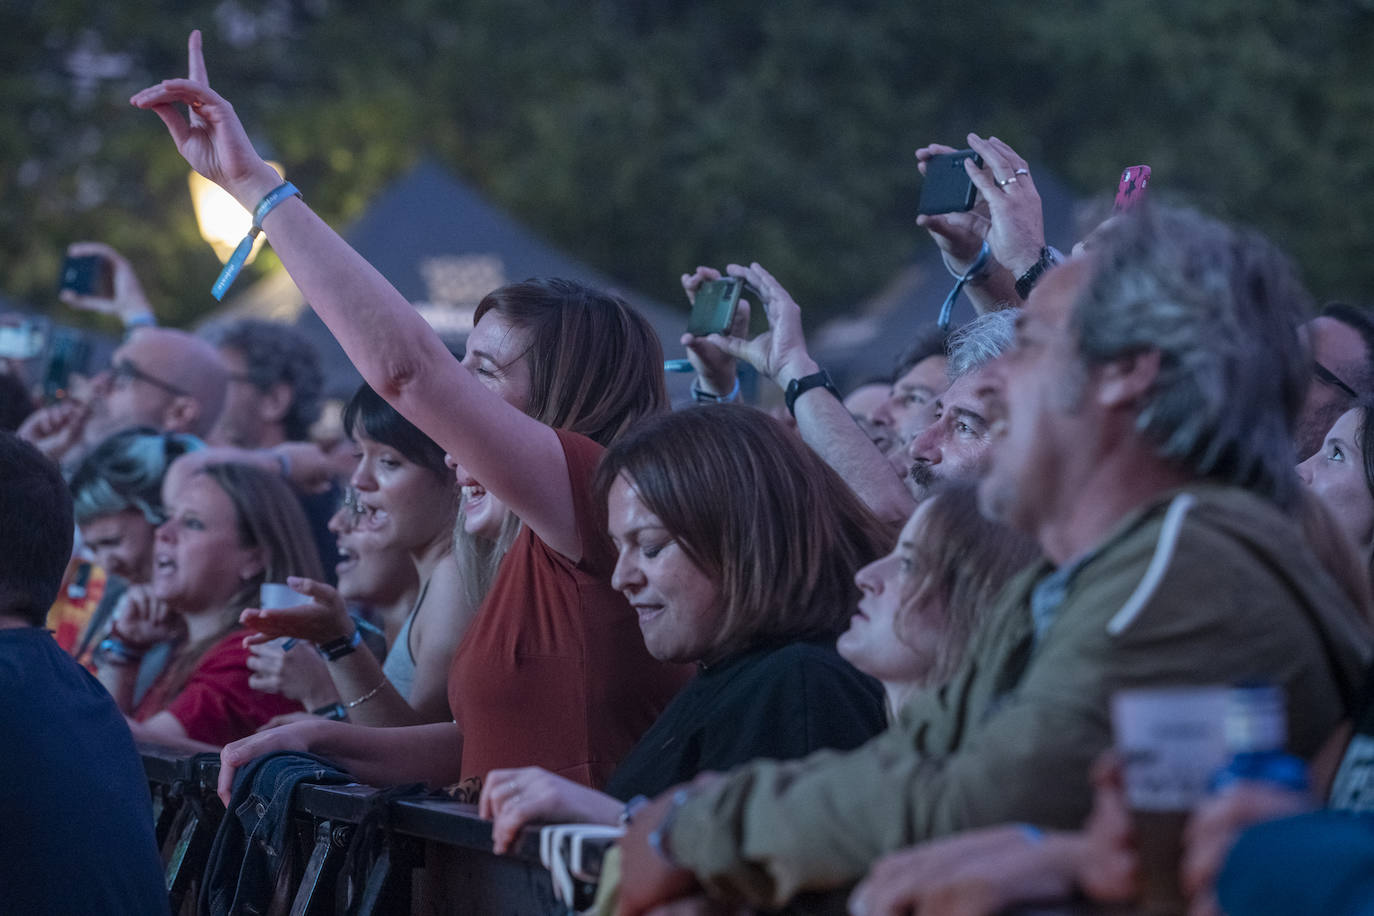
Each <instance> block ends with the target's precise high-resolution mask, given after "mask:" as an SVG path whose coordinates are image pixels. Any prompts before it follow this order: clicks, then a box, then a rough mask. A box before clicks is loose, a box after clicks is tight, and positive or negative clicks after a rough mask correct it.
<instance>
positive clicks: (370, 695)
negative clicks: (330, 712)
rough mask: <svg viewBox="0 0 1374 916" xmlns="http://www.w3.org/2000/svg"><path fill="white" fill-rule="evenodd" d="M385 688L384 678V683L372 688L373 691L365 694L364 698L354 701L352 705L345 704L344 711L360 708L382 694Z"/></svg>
mask: <svg viewBox="0 0 1374 916" xmlns="http://www.w3.org/2000/svg"><path fill="white" fill-rule="evenodd" d="M385 686H386V678H385V677H383V678H382V682H381V683H380V684H378V685H377V686H376V687H373V688H372V689H371V690H369V691H368V692H367V693H365V694H363V695H362V696H360V697H358V699H356V700H354V701H352V702H351V703H345V704H344V709H353V708H355V707H358V706H361V705H363V704H364V703H366V702H367V701H368V700H370V699H372V698H373V697H375V696H376V695H377V694H379V693H381V692H382V688H383V687H385Z"/></svg>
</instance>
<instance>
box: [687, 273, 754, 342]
mask: <svg viewBox="0 0 1374 916" xmlns="http://www.w3.org/2000/svg"><path fill="white" fill-rule="evenodd" d="M745 292H748V293H750V294H751V295H752V296H753V297H754V298H756V299H757V298H759V297H758V292H757V290H755V289H754V288H753V287H752V286H750V285H749V284H747V283H745V282H744V281H743V280H741V279H740V278H739V277H722V278H721V279H719V280H707V281H706V282H705V283H702V284H701V286H699V287H697V294H696V298H695V299H694V300H693V301H692V315H691V317H690V318H688V319H687V333H689V334H692V335H693V336H696V337H705V336H706V335H707V334H729V333H730V326H731V325H732V324H734V321H735V309H736V308H738V306H739V299H740V295H741V294H742V293H745ZM766 330H768V316H767V315H765V314H764V311H763V305H762V304H759V305H756V306H754V307H752V308H750V309H749V331H748V334H747V337H748V338H749V339H752V338H754V337H757V336H758V335H760V334H762V333H763V332H764V331H766Z"/></svg>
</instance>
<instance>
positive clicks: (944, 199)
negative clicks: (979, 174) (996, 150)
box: [916, 149, 983, 216]
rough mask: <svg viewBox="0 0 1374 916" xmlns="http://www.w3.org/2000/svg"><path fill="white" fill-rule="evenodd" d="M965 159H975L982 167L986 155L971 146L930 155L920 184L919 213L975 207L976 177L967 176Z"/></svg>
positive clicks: (948, 211)
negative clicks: (954, 151)
mask: <svg viewBox="0 0 1374 916" xmlns="http://www.w3.org/2000/svg"><path fill="white" fill-rule="evenodd" d="M965 159H972V160H973V164H974V165H976V166H978V168H980V169H981V168H982V167H983V157H982V156H980V155H978V154H977V153H975V152H974V151H973V150H971V149H961V150H959V151H958V152H956V153H941V154H940V155H938V156H932V157H930V159H929V160H928V161H927V162H926V180H925V183H924V184H923V185H921V202H920V204H919V205H918V206H917V208H916V212H917V213H924V214H925V215H927V216H935V215H936V214H939V213H960V212H963V211H964V210H971V209H973V201H974V199H975V198H977V196H978V189H977V188H975V187H974V186H973V179H972V178H969V177H968V172H965V171H964V160H965Z"/></svg>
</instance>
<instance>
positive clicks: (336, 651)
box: [315, 627, 363, 662]
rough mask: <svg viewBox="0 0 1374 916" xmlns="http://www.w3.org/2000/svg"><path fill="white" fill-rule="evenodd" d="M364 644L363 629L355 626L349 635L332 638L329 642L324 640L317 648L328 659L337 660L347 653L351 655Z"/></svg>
mask: <svg viewBox="0 0 1374 916" xmlns="http://www.w3.org/2000/svg"><path fill="white" fill-rule="evenodd" d="M362 644H363V631H362V630H360V629H358V628H357V627H354V628H353V632H352V633H350V634H349V635H347V636H340V637H339V638H338V639H331V640H330V641H329V642H322V643H320V644H319V645H317V646H316V647H315V648H316V649H319V650H320V654H321V655H323V656H324V657H325V659H326V660H327V661H331V662H336V661H338V660H339V659H341V658H343V657H344V656H345V655H351V654H352V653H353V651H354V650H355V649H357V648H358V647H359V646H360V645H362Z"/></svg>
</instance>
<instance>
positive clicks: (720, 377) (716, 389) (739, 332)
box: [680, 267, 749, 399]
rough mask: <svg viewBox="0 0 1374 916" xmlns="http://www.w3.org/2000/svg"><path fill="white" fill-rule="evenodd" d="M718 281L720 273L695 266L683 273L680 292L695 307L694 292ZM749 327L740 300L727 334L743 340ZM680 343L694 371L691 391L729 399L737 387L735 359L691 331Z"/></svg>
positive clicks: (746, 313)
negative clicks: (693, 268)
mask: <svg viewBox="0 0 1374 916" xmlns="http://www.w3.org/2000/svg"><path fill="white" fill-rule="evenodd" d="M719 279H720V271H718V270H716V269H715V268H714V267H698V268H697V269H696V270H694V271H693V272H692V273H690V274H683V275H682V289H683V291H684V292H686V293H687V301H688V302H691V303H692V304H693V305H695V304H696V294H697V290H698V289H700V288H701V285H702V284H703V283H706V282H708V281H711V280H719ZM748 326H749V303H748V302H745V301H743V300H741V301H740V304H739V307H738V308H737V309H736V310H735V314H734V317H733V318H732V319H731V324H730V335H731V336H732V337H741V338H742V337H744V336H745V329H746V328H747V327H748ZM680 342H681V344H682V345H683V346H684V347H685V348H686V349H687V359H688V360H689V361H691V363H692V368H693V369H695V370H696V372H697V377H696V380H695V381H694V382H693V383H692V388H693V390H698V391H702V392H704V393H705V394H708V395H710V396H712V397H715V398H719V399H728V398H729V397H730V393H731V392H732V391H734V390H735V386H736V385H738V384H739V378H738V375H737V373H736V362H735V357H733V356H731V355H730V354H729V353H726V352H725V351H724V350H722V349H721V348H720V347H718V346H716V345H714V344H712V343H710V342H709V341H708V340H707V338H705V337H697V336H696V335H694V334H692V332H690V331H688V332H687V333H686V334H683V335H682V340H681V341H680Z"/></svg>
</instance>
